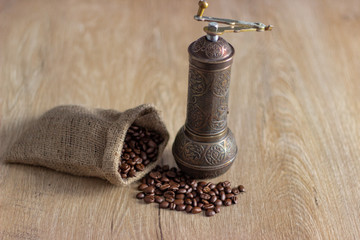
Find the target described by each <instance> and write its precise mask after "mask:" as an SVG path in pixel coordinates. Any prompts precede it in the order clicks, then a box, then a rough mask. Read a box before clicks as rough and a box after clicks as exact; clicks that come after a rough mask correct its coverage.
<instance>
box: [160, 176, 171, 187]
mask: <svg viewBox="0 0 360 240" xmlns="http://www.w3.org/2000/svg"><path fill="white" fill-rule="evenodd" d="M160 181H161V182H166V183H167V182H170V180H169V179H168V178H167V177H166V176H162V177H161V178H160ZM169 187H170V185H169Z"/></svg>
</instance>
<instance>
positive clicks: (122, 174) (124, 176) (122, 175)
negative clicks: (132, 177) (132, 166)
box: [120, 173, 128, 178]
mask: <svg viewBox="0 0 360 240" xmlns="http://www.w3.org/2000/svg"><path fill="white" fill-rule="evenodd" d="M120 176H121V178H127V176H128V175H127V174H126V173H121V174H120Z"/></svg>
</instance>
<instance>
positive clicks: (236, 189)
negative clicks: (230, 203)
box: [231, 188, 240, 195]
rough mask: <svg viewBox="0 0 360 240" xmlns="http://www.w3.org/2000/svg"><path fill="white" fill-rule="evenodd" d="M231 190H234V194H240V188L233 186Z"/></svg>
mask: <svg viewBox="0 0 360 240" xmlns="http://www.w3.org/2000/svg"><path fill="white" fill-rule="evenodd" d="M231 192H232V194H234V195H238V194H239V193H240V190H239V189H238V188H233V189H232V190H231Z"/></svg>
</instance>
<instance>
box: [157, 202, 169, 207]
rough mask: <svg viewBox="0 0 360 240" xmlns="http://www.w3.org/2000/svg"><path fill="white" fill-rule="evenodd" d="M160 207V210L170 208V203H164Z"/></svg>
mask: <svg viewBox="0 0 360 240" xmlns="http://www.w3.org/2000/svg"><path fill="white" fill-rule="evenodd" d="M159 207H160V208H168V207H169V202H167V201H163V202H162V203H160V205H159Z"/></svg>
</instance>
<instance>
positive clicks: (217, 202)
mask: <svg viewBox="0 0 360 240" xmlns="http://www.w3.org/2000/svg"><path fill="white" fill-rule="evenodd" d="M214 205H215V206H221V205H223V203H222V201H221V200H220V199H218V200H216V201H215V202H214Z"/></svg>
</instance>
